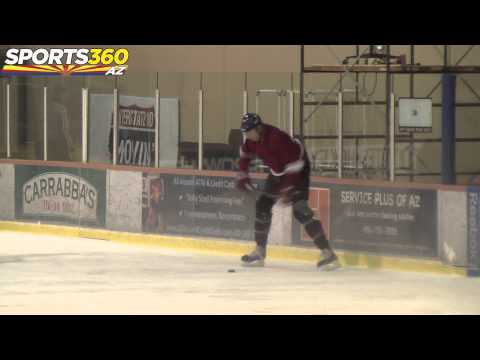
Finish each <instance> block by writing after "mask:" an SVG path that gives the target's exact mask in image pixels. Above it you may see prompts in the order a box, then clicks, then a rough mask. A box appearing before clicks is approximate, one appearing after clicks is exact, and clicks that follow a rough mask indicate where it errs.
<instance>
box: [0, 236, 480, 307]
mask: <svg viewBox="0 0 480 360" xmlns="http://www.w3.org/2000/svg"><path fill="white" fill-rule="evenodd" d="M229 269H235V270H236V272H233V273H231V272H228V270H229ZM0 314H480V279H479V278H465V277H460V276H455V275H431V274H424V273H410V272H394V271H386V270H383V271H380V270H367V269H360V268H343V269H341V270H339V271H335V272H319V271H317V270H316V269H315V264H313V263H308V262H287V261H269V262H268V263H267V267H265V268H243V267H241V266H240V264H239V257H237V256H235V257H233V256H218V255H205V254H198V253H189V252H175V251H171V250H165V249H161V248H158V247H153V246H152V247H141V246H134V245H126V244H118V243H113V242H109V241H103V240H93V239H83V238H69V237H55V236H49V235H37V234H29V233H19V232H7V231H4V232H0Z"/></svg>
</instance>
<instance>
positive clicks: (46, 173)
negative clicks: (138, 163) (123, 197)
mask: <svg viewBox="0 0 480 360" xmlns="http://www.w3.org/2000/svg"><path fill="white" fill-rule="evenodd" d="M15 179H16V216H17V218H25V219H38V220H41V219H43V220H52V221H55V222H58V221H60V222H67V223H71V222H73V223H79V221H80V222H82V223H84V224H90V225H97V226H103V225H104V223H105V171H104V170H103V171H102V170H92V169H69V168H45V167H36V166H17V167H16V172H15Z"/></svg>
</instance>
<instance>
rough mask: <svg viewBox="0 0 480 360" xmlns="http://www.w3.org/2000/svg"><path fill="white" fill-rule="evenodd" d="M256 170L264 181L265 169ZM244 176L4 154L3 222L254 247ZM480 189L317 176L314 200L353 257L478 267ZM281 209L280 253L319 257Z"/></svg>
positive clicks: (372, 262)
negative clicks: (241, 183) (239, 180)
mask: <svg viewBox="0 0 480 360" xmlns="http://www.w3.org/2000/svg"><path fill="white" fill-rule="evenodd" d="M253 177H254V182H255V183H256V184H257V186H258V187H259V188H260V189H261V188H262V187H263V185H264V180H265V175H264V174H255V175H254V176H253ZM234 180H235V174H234V173H232V172H220V171H194V170H183V169H182V170H180V169H151V168H140V167H118V166H116V167H113V166H109V165H103V164H102V165H100V164H97V165H93V164H81V163H62V162H47V163H45V162H41V161H24V160H15V161H7V160H2V161H0V199H1V202H0V204H1V205H0V220H6V221H10V222H7V223H5V222H4V223H3V225H2V226H6V225H5V224H9V225H8V226H9V227H12V226H13V223H12V222H11V221H15V222H27V223H37V224H38V223H41V224H52V225H53V224H54V225H67V226H68V227H71V226H76V227H78V228H79V229H77V230H78V231H79V233H80V232H82V231H86V229H89V230H88V231H97V232H98V231H100V232H101V231H103V232H104V234H107V233H108V234H110V235H111V236H113V237H115V238H117V239H118V238H122V239H125V238H124V237H122V236H125V237H126V238H128V239H129V240H128V241H130V242H145V241H147V240H148V239H150V240H148V241H150V242H153V243H155V244H159V245H163V246H167V245H168V244H169V243H172V244H173V243H175V244H177V245H178V244H181V246H184V247H192V248H196V249H201V248H204V249H206V250H214V249H218V248H222V249H224V250H225V251H226V252H232V251H233V252H238V253H240V252H242V251H244V250H246V249H247V248H249V247H250V246H251V239H252V238H253V221H254V214H255V200H256V198H255V196H252V195H251V194H244V193H240V192H238V191H237V190H236V189H235V188H234ZM479 194H480V189H479V188H478V187H465V186H445V185H426V184H411V183H394V184H391V183H388V182H370V181H368V182H367V181H356V180H337V179H329V178H320V177H313V178H312V183H311V192H310V200H309V202H310V206H311V207H312V209H313V210H314V212H315V214H316V217H318V218H320V219H321V220H322V223H323V225H324V228H325V232H326V233H327V235H328V237H329V239H330V241H331V242H332V244H333V246H334V248H336V249H339V250H342V254H344V258H343V261H344V262H346V263H347V262H348V261H350V263H352V264H354V263H355V262H356V263H357V264H359V265H365V266H368V265H369V266H374V267H375V266H376V267H387V265H388V264H389V266H388V267H389V268H392V267H395V266H396V265H394V263H395V261H397V262H398V261H400V260H402V261H407V260H410V261H413V262H423V264H427V263H428V262H430V263H431V264H430V265H432V264H441V265H448V266H450V267H454V268H453V269H454V270H455V271H457V270H458V271H460V272H462V271H464V272H472V271H474V270H475V269H478V267H479V265H480V251H479V249H480V245H479V244H480V232H479V231H478V227H479V224H480V210H479V209H480V205H479V203H480V201H479ZM273 213H274V214H273V221H272V231H271V234H270V237H269V243H271V244H272V245H275V246H272V247H271V250H270V251H271V252H273V253H274V254H275V252H276V251H277V252H278V254H277V255H278V256H281V257H282V256H283V257H290V258H298V259H300V260H301V259H310V258H313V257H315V258H316V257H317V253H316V252H315V251H314V249H313V244H312V242H311V240H310V239H309V238H308V237H307V236H306V235H305V234H304V233H303V231H302V229H301V228H300V227H299V226H298V223H297V222H296V221H294V219H293V217H292V213H291V208H288V207H286V208H285V207H280V206H275V207H274V210H273ZM19 226H20V225H19ZM21 226H27V224H23V225H21ZM68 227H65V226H64V228H66V229H68ZM32 229H33V228H31V227H30V228H29V231H31V230H32ZM57 230H59V229H57ZM77 230H65V231H77ZM107 230H109V231H107ZM59 231H60V230H59ZM122 233H124V235H122ZM112 234H115V235H112ZM147 234H149V235H147ZM110 235H109V236H110ZM99 236H101V235H100V233H90V234H89V237H94V238H95V237H99ZM142 239H143V240H142ZM169 239H170V240H169ZM172 239H174V240H175V241H174V240H172ZM187 239H189V240H188V241H187ZM148 241H147V242H148ZM211 242H213V243H211ZM172 244H170V245H172ZM172 246H173V245H172ZM280 249H281V250H280ZM302 257H303V258H302ZM305 257H306V258H305ZM386 259H389V260H388V261H387V260H386ZM367 260H368V261H367ZM430 265H429V266H430ZM398 266H399V265H398ZM409 266H410V265H409ZM415 266H416V265H415ZM427 267H428V266H427Z"/></svg>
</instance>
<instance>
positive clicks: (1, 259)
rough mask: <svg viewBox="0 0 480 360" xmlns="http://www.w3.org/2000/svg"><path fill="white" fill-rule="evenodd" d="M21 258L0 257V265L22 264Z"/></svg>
mask: <svg viewBox="0 0 480 360" xmlns="http://www.w3.org/2000/svg"><path fill="white" fill-rule="evenodd" d="M23 261H24V259H23V257H22V256H0V264H8V263H19V262H23Z"/></svg>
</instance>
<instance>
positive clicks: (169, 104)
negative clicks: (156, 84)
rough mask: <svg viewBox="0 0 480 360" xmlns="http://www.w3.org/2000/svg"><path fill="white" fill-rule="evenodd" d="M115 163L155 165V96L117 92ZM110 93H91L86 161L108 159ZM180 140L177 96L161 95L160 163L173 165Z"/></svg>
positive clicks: (110, 138) (106, 161)
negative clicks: (116, 150)
mask: <svg viewBox="0 0 480 360" xmlns="http://www.w3.org/2000/svg"><path fill="white" fill-rule="evenodd" d="M118 108H119V112H118V129H119V136H118V155H117V156H118V158H117V160H118V161H117V164H118V165H137V166H150V167H151V166H154V164H155V122H154V119H155V98H153V97H138V96H123V95H121V96H119V105H118ZM112 118H113V95H111V94H90V98H89V124H90V125H89V148H88V153H89V156H88V157H89V161H91V162H100V163H111V162H112V160H111V158H112V155H111V143H112V142H113V138H112V134H111V124H112ZM178 142H179V100H178V99H177V98H161V99H160V126H159V147H160V162H159V164H160V166H162V167H176V165H177V158H178Z"/></svg>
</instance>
